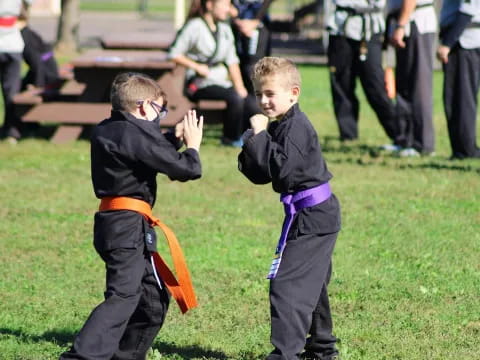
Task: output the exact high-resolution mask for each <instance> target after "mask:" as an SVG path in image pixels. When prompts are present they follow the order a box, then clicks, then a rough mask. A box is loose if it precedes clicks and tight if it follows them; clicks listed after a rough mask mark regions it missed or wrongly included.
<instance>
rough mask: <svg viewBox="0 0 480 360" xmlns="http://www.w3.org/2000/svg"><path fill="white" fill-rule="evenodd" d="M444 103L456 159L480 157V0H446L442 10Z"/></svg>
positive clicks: (440, 56)
mask: <svg viewBox="0 0 480 360" xmlns="http://www.w3.org/2000/svg"><path fill="white" fill-rule="evenodd" d="M440 29H441V30H440V45H439V47H438V50H437V57H438V58H439V60H440V61H441V62H442V63H443V73H444V81H443V105H444V108H445V115H446V117H447V125H448V135H449V137H450V145H451V148H452V158H453V159H464V158H480V149H479V148H478V146H477V143H476V120H477V108H478V89H479V84H480V0H444V1H443V5H442V10H441V13H440Z"/></svg>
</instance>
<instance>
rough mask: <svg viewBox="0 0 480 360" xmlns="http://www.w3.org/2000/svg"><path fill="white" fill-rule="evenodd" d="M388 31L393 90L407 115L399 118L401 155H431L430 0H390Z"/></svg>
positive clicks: (432, 13)
mask: <svg viewBox="0 0 480 360" xmlns="http://www.w3.org/2000/svg"><path fill="white" fill-rule="evenodd" d="M388 13H389V15H388V17H387V26H388V29H387V34H388V37H389V40H390V43H391V44H392V45H393V46H395V48H396V51H395V52H396V68H395V78H396V91H397V93H398V94H399V95H400V96H401V97H402V99H403V100H405V102H406V104H407V107H408V109H409V110H408V116H405V117H402V118H400V119H399V121H400V123H399V126H400V131H401V139H402V140H401V141H400V142H399V144H398V145H400V146H396V147H395V146H394V147H393V148H392V150H394V151H398V152H399V154H400V156H418V155H420V154H423V155H429V154H433V152H434V149H435V138H434V128H433V90H432V87H433V53H434V50H433V47H434V41H435V33H436V31H437V17H436V13H435V8H434V4H433V0H389V1H388Z"/></svg>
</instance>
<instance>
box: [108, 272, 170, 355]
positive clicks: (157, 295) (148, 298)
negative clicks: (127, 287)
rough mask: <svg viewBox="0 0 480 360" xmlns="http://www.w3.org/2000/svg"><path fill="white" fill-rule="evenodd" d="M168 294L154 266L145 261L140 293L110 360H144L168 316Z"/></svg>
mask: <svg viewBox="0 0 480 360" xmlns="http://www.w3.org/2000/svg"><path fill="white" fill-rule="evenodd" d="M169 301H170V294H169V292H168V290H167V288H166V287H165V285H163V284H162V289H159V285H158V283H157V281H156V279H155V276H154V274H153V267H152V265H151V264H150V263H147V266H146V268H145V273H144V276H143V279H142V295H141V297H140V301H139V303H138V306H137V308H136V309H135V312H134V313H133V315H132V317H131V318H130V320H129V321H128V324H127V327H126V329H125V332H124V334H123V337H122V339H121V340H120V344H119V347H118V351H117V352H115V355H114V356H113V357H112V360H135V359H144V358H145V356H146V354H147V352H148V349H149V348H150V346H151V345H152V343H153V341H154V340H155V337H156V336H157V334H158V332H159V331H160V329H161V327H162V325H163V322H164V321H165V316H166V315H167V311H168V305H169Z"/></svg>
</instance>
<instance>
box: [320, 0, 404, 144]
mask: <svg viewBox="0 0 480 360" xmlns="http://www.w3.org/2000/svg"><path fill="white" fill-rule="evenodd" d="M332 1H333V4H334V5H335V11H334V12H333V13H332V15H331V16H330V17H329V18H328V20H327V29H328V31H329V45H328V66H329V69H330V85H331V90H332V99H333V106H334V110H335V116H336V119H337V123H338V127H339V130H340V140H341V141H349V140H355V139H357V138H358V116H359V110H360V103H359V101H358V98H357V96H356V94H355V84H356V79H357V77H358V78H359V79H360V82H361V84H362V87H363V90H364V91H365V95H366V97H367V100H368V102H369V104H370V105H371V106H372V108H373V110H374V111H375V113H376V115H377V117H378V120H379V121H380V123H381V125H382V127H383V129H384V130H385V132H386V134H387V136H388V137H389V138H390V139H391V141H393V142H394V144H396V143H397V141H398V139H397V137H398V135H399V130H398V126H397V107H396V105H395V103H394V102H393V101H392V100H391V99H390V98H389V97H388V94H387V91H386V89H385V84H384V76H385V75H384V71H383V67H382V35H383V32H384V29H385V19H384V16H383V10H384V7H385V0H332Z"/></svg>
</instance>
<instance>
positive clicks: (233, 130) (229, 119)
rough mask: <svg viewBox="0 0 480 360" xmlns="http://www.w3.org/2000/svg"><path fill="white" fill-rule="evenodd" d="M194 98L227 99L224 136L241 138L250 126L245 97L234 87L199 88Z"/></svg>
mask: <svg viewBox="0 0 480 360" xmlns="http://www.w3.org/2000/svg"><path fill="white" fill-rule="evenodd" d="M192 98H193V100H195V101H197V100H201V99H203V100H225V101H226V102H227V111H226V115H225V116H224V117H223V136H225V137H227V138H228V139H231V140H237V139H239V138H240V137H241V136H242V134H243V132H244V131H245V130H246V129H247V128H248V122H247V121H246V119H245V114H244V107H245V99H243V98H242V97H241V96H240V95H239V94H238V93H237V91H236V90H235V89H234V88H233V87H231V88H224V87H222V86H218V85H212V86H207V87H205V88H201V89H199V90H197V91H196V92H195V94H194V95H193V97H192Z"/></svg>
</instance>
